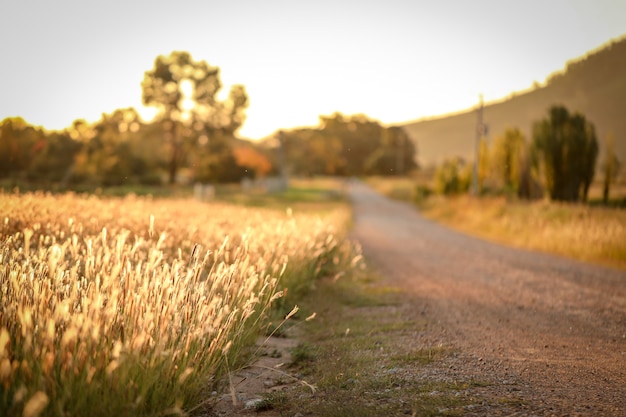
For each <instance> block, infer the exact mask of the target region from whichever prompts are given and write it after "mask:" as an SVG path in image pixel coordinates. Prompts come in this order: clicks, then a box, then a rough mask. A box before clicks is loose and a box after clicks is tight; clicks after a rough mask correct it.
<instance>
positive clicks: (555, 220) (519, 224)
mask: <svg viewBox="0 0 626 417" xmlns="http://www.w3.org/2000/svg"><path fill="white" fill-rule="evenodd" d="M368 184H370V185H371V186H372V187H373V188H375V189H376V190H377V191H379V192H380V193H382V194H385V195H387V196H389V197H392V198H396V199H398V200H403V201H407V202H417V204H418V206H419V209H420V212H421V213H422V214H423V215H424V216H426V217H428V218H430V219H432V220H435V221H438V222H441V223H443V224H446V225H448V226H450V227H453V228H455V229H458V230H462V231H464V232H466V233H469V234H472V235H476V236H480V237H483V238H485V239H490V240H494V241H497V242H500V243H503V244H507V245H512V246H517V247H521V248H526V249H533V250H539V251H545V252H550V253H554V254H558V255H564V256H568V257H572V258H575V259H580V260H583V261H588V262H594V263H599V264H604V265H610V266H614V267H618V268H626V210H624V209H623V208H621V209H620V208H614V207H603V206H599V205H596V204H595V203H594V204H593V205H591V206H590V205H584V204H565V203H556V202H549V201H545V200H544V201H533V202H527V201H519V200H515V199H506V198H504V197H488V196H485V197H481V198H472V197H470V196H467V195H461V196H457V197H444V196H437V195H433V196H430V197H428V198H425V199H417V198H416V195H415V193H416V189H417V186H418V185H419V184H424V182H423V181H420V180H415V179H402V178H401V179H395V178H389V179H381V178H374V179H368ZM624 190H625V188H624V186H623V184H618V185H616V186H614V188H613V191H612V193H611V195H612V196H613V198H615V200H613V203H614V204H617V203H619V201H621V200H622V199H624V198H626V192H624ZM600 196H601V184H599V183H596V184H594V186H593V187H592V188H591V190H590V198H591V199H596V201H597V199H598V198H600Z"/></svg>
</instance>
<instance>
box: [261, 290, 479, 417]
mask: <svg viewBox="0 0 626 417" xmlns="http://www.w3.org/2000/svg"><path fill="white" fill-rule="evenodd" d="M403 297H405V296H404V295H403V294H401V293H399V292H398V291H397V290H396V289H394V288H389V287H383V286H380V285H377V284H376V283H372V282H371V283H367V282H365V281H355V280H351V279H349V278H346V279H340V280H330V279H329V280H324V281H322V282H320V283H319V284H318V285H317V289H316V291H314V292H312V293H311V294H310V295H309V296H308V297H307V298H306V299H305V300H304V302H303V304H302V306H301V307H302V309H301V315H302V317H306V316H309V315H310V314H312V313H313V312H315V313H316V314H317V316H316V318H315V319H314V320H312V321H308V322H304V321H303V322H300V323H297V324H296V325H295V326H297V327H296V330H297V334H298V340H299V342H300V344H299V345H298V346H297V347H296V348H295V349H293V350H292V352H291V354H292V364H291V367H290V372H293V373H295V374H298V375H300V376H301V377H302V378H303V379H304V380H306V381H308V382H309V383H310V384H313V385H314V387H315V392H314V393H313V392H311V390H310V387H307V386H305V387H298V388H296V389H295V390H292V391H281V392H279V393H272V394H269V395H268V397H267V399H266V402H265V403H264V404H265V406H268V407H271V408H273V409H274V410H275V412H277V413H278V415H281V416H282V415H284V416H290V415H294V413H296V412H298V413H301V414H304V415H316V416H317V415H319V416H328V417H345V416H362V417H367V416H382V415H385V416H387V415H388V416H392V415H413V416H416V415H418V416H431V415H444V416H446V415H447V416H453V415H463V413H464V411H466V410H467V408H466V407H468V406H470V405H471V404H477V403H479V402H482V401H484V400H479V399H477V398H476V397H474V395H473V389H474V388H480V387H481V386H483V384H482V383H481V382H477V381H473V380H468V381H460V380H459V381H456V380H446V379H442V378H433V377H432V376H427V375H428V372H425V370H426V369H427V368H428V367H430V366H432V365H436V364H437V363H439V362H440V361H442V360H444V359H445V358H447V357H448V356H450V355H454V354H455V352H454V351H453V350H451V349H449V348H448V347H446V346H441V345H429V344H428V342H425V341H420V338H419V337H418V334H419V333H420V332H423V331H424V330H425V329H426V328H427V326H428V323H427V322H426V321H424V320H423V319H421V318H420V316H419V315H416V314H411V313H410V312H409V311H407V310H406V309H407V308H408V307H407V306H408V304H407V303H406V300H405V299H404V298H403ZM413 313H414V312H413ZM416 316H417V317H416Z"/></svg>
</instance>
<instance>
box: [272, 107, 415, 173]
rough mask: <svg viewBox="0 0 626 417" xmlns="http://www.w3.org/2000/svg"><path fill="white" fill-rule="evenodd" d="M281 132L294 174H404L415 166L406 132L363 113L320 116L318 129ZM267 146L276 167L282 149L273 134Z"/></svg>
mask: <svg viewBox="0 0 626 417" xmlns="http://www.w3.org/2000/svg"><path fill="white" fill-rule="evenodd" d="M282 134H283V137H284V140H285V145H284V150H283V151H284V152H285V154H286V160H287V164H288V168H289V171H290V172H291V173H292V174H295V175H301V176H313V175H341V176H360V175H404V174H407V173H409V172H411V171H412V170H414V169H416V168H417V165H416V163H415V153H416V149H415V145H414V144H413V142H412V141H411V140H410V139H409V137H408V136H407V134H406V132H405V131H404V130H403V129H402V128H399V127H388V128H386V127H383V126H381V125H380V124H379V123H378V122H376V121H374V120H370V119H368V118H367V117H366V116H364V115H354V116H344V115H342V114H341V113H334V114H332V115H330V116H320V124H319V126H318V127H317V128H302V129H294V130H291V131H285V132H282ZM264 146H265V147H266V149H268V152H267V154H268V155H269V157H270V159H271V160H272V161H273V164H274V166H275V167H276V166H278V165H279V159H280V155H279V152H280V147H279V144H278V143H277V141H276V140H275V138H270V139H268V140H266V141H265V142H264ZM272 150H273V151H272Z"/></svg>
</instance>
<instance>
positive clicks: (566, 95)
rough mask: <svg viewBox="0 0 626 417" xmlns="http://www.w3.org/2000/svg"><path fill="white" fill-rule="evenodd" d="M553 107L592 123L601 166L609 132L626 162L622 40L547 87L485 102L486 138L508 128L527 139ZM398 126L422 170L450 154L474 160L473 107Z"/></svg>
mask: <svg viewBox="0 0 626 417" xmlns="http://www.w3.org/2000/svg"><path fill="white" fill-rule="evenodd" d="M554 104H563V105H565V106H566V107H567V108H568V109H570V110H571V111H579V112H581V113H582V114H584V115H585V116H586V117H587V119H588V120H590V121H591V122H592V123H594V125H595V126H596V131H597V135H598V139H599V142H600V147H601V154H600V158H599V162H601V161H602V158H603V154H602V148H603V146H604V140H605V138H606V135H607V133H608V132H612V133H613V135H614V136H615V144H616V151H617V153H618V157H619V159H620V160H621V161H623V162H626V37H623V38H621V39H619V40H616V41H613V42H611V43H609V44H606V45H604V46H602V47H600V48H598V49H596V50H595V51H592V52H590V53H588V54H587V55H585V56H584V57H581V58H577V59H575V60H572V61H569V62H568V63H567V65H566V67H565V69H564V70H563V71H559V72H557V73H554V74H552V75H551V76H550V77H548V79H547V80H546V83H545V86H542V87H538V88H536V89H534V90H532V91H527V92H523V93H513V94H512V95H511V96H510V97H509V98H508V99H506V100H505V101H500V102H497V103H486V105H485V108H484V121H485V123H486V124H488V126H489V136H488V140H489V141H491V140H493V138H494V137H496V136H498V135H500V134H502V133H503V132H504V130H505V129H506V128H507V127H518V128H520V129H521V130H522V131H523V132H524V133H525V134H526V137H527V138H529V139H530V135H531V131H532V124H533V122H535V121H537V120H539V119H541V118H543V117H545V115H546V114H547V110H548V108H549V107H550V106H552V105H554ZM401 126H402V127H403V128H404V129H405V130H406V131H407V133H408V134H409V136H410V137H411V138H412V139H413V140H414V141H415V142H416V144H417V149H418V161H419V163H420V165H421V166H428V165H431V164H434V163H437V162H439V161H441V160H442V159H444V158H446V157H451V156H462V157H464V158H467V159H473V149H474V148H473V146H474V140H475V129H476V108H474V109H468V110H467V111H465V112H462V113H457V114H454V115H450V116H442V117H438V118H431V119H427V120H419V121H415V122H408V123H405V124H402V125H401Z"/></svg>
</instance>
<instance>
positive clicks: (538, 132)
mask: <svg viewBox="0 0 626 417" xmlns="http://www.w3.org/2000/svg"><path fill="white" fill-rule="evenodd" d="M532 147H533V152H535V153H536V155H537V161H539V163H540V164H541V167H542V169H543V172H544V175H545V181H546V188H547V190H548V193H549V195H550V198H551V199H553V200H559V201H580V200H582V201H587V194H588V191H589V186H590V185H591V182H592V181H593V176H594V173H595V164H596V159H597V156H598V141H597V138H596V133H595V128H594V126H593V124H592V123H590V122H588V121H587V120H586V119H585V117H584V116H583V115H581V114H578V113H575V114H570V112H569V111H568V110H567V109H566V108H565V107H563V106H554V107H552V108H550V110H549V112H548V117H547V118H546V119H544V120H541V121H539V122H536V123H535V124H534V125H533V143H532Z"/></svg>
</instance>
